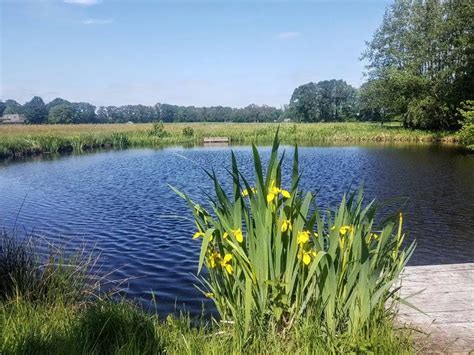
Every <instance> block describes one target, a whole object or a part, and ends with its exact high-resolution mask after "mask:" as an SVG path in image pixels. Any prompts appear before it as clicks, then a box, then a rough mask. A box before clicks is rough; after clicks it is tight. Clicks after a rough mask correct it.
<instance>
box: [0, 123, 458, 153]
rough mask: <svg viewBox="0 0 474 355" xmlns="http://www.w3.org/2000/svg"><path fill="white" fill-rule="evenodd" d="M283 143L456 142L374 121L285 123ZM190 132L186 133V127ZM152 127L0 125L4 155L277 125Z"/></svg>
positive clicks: (264, 131)
mask: <svg viewBox="0 0 474 355" xmlns="http://www.w3.org/2000/svg"><path fill="white" fill-rule="evenodd" d="M280 126H281V129H280V138H281V139H282V143H285V144H293V143H295V142H298V144H302V145H304V144H308V145H310V144H347V143H354V144H358V143H372V142H373V143H403V142H406V143H417V142H434V141H447V142H453V141H455V140H456V138H455V137H454V136H452V135H449V134H448V133H443V132H441V133H440V132H436V133H432V132H425V131H416V130H415V131H413V130H407V129H404V128H401V127H398V126H390V125H386V126H380V125H379V124H371V123H314V124H293V123H286V124H281V125H280ZM186 127H190V128H192V134H189V133H188V134H184V131H183V130H184V128H186ZM152 128H153V125H152V124H135V125H127V124H111V125H0V157H3V158H5V157H11V156H22V155H33V154H40V153H61V152H73V151H74V152H82V151H85V150H89V149H96V148H126V147H158V146H166V145H173V144H202V141H203V138H204V137H208V136H224V137H229V138H230V139H231V141H232V143H234V144H249V143H252V142H255V143H258V144H270V143H271V142H272V139H273V136H274V134H275V130H276V128H277V124H268V123H255V124H252V123H248V124H233V123H229V124H227V123H194V124H184V123H176V124H165V125H164V132H165V133H164V134H158V135H156V134H152V133H150V132H152Z"/></svg>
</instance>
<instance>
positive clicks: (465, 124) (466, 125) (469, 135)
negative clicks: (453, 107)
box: [459, 100, 474, 150]
mask: <svg viewBox="0 0 474 355" xmlns="http://www.w3.org/2000/svg"><path fill="white" fill-rule="evenodd" d="M459 113H460V114H461V116H462V117H463V120H462V121H461V125H462V128H461V130H460V131H459V138H460V140H461V143H462V144H464V145H465V146H466V147H467V148H468V149H471V150H474V100H470V101H465V102H464V103H463V105H462V108H461V109H460V110H459Z"/></svg>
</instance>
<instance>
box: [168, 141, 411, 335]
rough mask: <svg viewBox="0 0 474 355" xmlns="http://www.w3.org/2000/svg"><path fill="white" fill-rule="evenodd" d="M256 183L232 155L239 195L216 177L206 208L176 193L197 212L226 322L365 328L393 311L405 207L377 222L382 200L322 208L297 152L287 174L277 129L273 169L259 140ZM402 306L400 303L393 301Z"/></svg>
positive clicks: (211, 291)
mask: <svg viewBox="0 0 474 355" xmlns="http://www.w3.org/2000/svg"><path fill="white" fill-rule="evenodd" d="M252 149H253V159H254V170H255V184H251V183H250V181H249V180H248V179H247V178H246V177H245V176H244V175H243V174H242V172H241V171H240V170H239V168H238V164H237V159H236V156H235V155H234V154H233V153H232V157H231V159H232V169H231V171H229V173H230V175H231V178H232V181H233V187H232V193H231V194H228V192H227V191H225V189H224V188H223V187H222V185H221V183H220V182H219V179H218V178H217V176H216V174H215V173H214V172H213V171H212V172H207V173H208V175H209V177H210V178H211V180H212V182H213V185H214V193H215V198H214V197H211V198H210V199H209V203H210V205H211V210H210V211H208V210H206V209H205V208H204V207H202V205H200V204H198V203H196V202H194V201H192V200H191V199H190V198H189V197H188V196H187V195H186V194H184V193H182V192H180V191H178V190H176V189H174V188H173V189H174V190H175V191H176V193H178V194H179V195H180V196H181V197H183V198H184V199H185V200H186V201H187V203H188V205H189V207H190V208H191V210H192V213H193V217H194V222H195V224H196V228H197V231H196V232H195V233H194V235H193V238H194V239H199V240H200V242H201V251H200V257H199V265H198V273H200V272H201V271H202V268H203V267H205V268H206V269H207V277H202V278H201V282H202V286H201V289H202V291H203V293H204V294H205V295H206V296H207V297H209V298H211V299H212V300H213V301H214V303H215V305H216V307H217V309H218V311H219V313H220V316H221V318H222V320H224V321H230V322H233V323H234V324H235V325H236V326H238V327H243V329H244V330H245V332H248V331H249V329H250V328H252V327H259V326H261V325H262V324H276V327H277V328H278V329H280V331H286V330H288V329H291V328H292V327H293V326H294V325H295V324H296V323H299V322H301V320H302V319H305V318H306V317H308V316H311V317H314V319H317V320H320V322H321V323H320V326H321V327H322V328H323V329H325V331H327V332H328V333H329V334H338V333H339V334H341V333H350V334H357V333H359V332H361V331H362V330H363V329H366V328H367V327H368V326H369V324H372V323H373V322H374V321H382V320H383V319H384V318H385V317H387V316H389V315H390V314H391V310H390V307H389V309H387V308H386V306H387V305H389V304H390V302H391V301H396V300H397V293H396V291H397V288H396V287H394V285H395V282H396V281H397V280H398V276H399V274H400V272H401V271H402V270H403V268H404V266H405V265H406V263H407V261H408V259H409V258H410V256H411V254H412V252H413V250H414V244H411V245H410V246H409V247H408V248H404V247H403V246H402V243H403V240H404V234H403V232H402V226H403V218H402V215H401V213H400V214H399V215H396V216H393V217H391V218H389V219H387V220H385V221H384V222H383V223H382V224H381V225H380V226H379V227H376V226H375V214H376V204H375V201H372V202H370V203H368V204H367V205H364V199H363V191H362V190H360V191H359V192H356V193H351V194H349V195H344V196H343V198H342V201H341V203H340V205H339V208H338V210H337V211H330V210H329V211H321V210H320V209H319V208H318V207H317V206H315V204H314V199H315V196H314V194H312V193H311V192H304V191H301V190H299V187H298V183H299V180H300V175H299V171H298V149H297V147H296V148H295V153H294V158H293V168H292V176H291V183H289V184H288V185H287V186H284V181H286V180H285V179H284V178H283V176H282V164H283V161H284V154H283V155H281V156H280V155H279V153H278V150H279V139H278V132H277V134H276V135H275V137H274V141H273V147H272V151H271V156H270V159H269V162H268V165H267V168H266V170H264V168H263V166H262V160H261V157H260V155H259V152H258V150H257V148H256V146H255V145H253V146H252ZM394 304H396V302H395V303H392V306H393V305H394Z"/></svg>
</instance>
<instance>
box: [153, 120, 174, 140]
mask: <svg viewBox="0 0 474 355" xmlns="http://www.w3.org/2000/svg"><path fill="white" fill-rule="evenodd" d="M169 135H170V134H169V133H168V132H166V130H165V125H164V124H163V121H160V122H155V123H153V127H152V128H151V131H150V136H154V137H158V138H165V137H168V136H169Z"/></svg>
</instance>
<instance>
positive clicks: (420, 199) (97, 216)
mask: <svg viewBox="0 0 474 355" xmlns="http://www.w3.org/2000/svg"><path fill="white" fill-rule="evenodd" d="M232 148H233V149H234V150H235V152H236V154H237V156H238V159H239V164H240V165H241V166H242V168H243V170H244V171H246V172H247V173H248V174H250V175H251V173H252V172H251V163H252V154H251V150H250V148H249V147H232ZM230 149H231V148H229V147H204V148H203V147H199V148H190V149H186V148H166V149H162V150H153V149H137V150H125V151H109V152H101V153H94V154H87V155H82V156H76V155H72V156H67V157H62V158H60V159H30V160H28V161H25V162H21V163H3V164H2V165H0V226H5V227H6V228H11V227H12V226H13V224H14V222H15V220H16V218H17V215H18V211H19V210H20V207H21V206H22V202H23V200H24V199H25V196H26V200H25V204H24V205H23V207H21V211H20V213H19V215H18V222H17V224H18V226H21V227H22V228H23V227H24V228H26V229H27V230H31V229H33V228H34V229H35V231H36V232H39V233H41V234H42V235H44V236H45V237H46V238H48V239H53V240H56V239H58V238H61V240H66V241H67V245H68V246H69V247H70V248H71V249H73V248H74V247H77V246H78V245H82V244H83V242H87V243H89V244H90V245H95V247H96V248H97V249H99V250H100V251H101V255H102V262H103V264H104V266H105V267H107V268H108V269H114V270H115V271H114V277H116V278H129V277H135V278H132V279H131V280H130V281H129V283H128V286H129V287H128V289H127V293H128V294H129V295H130V296H132V297H136V298H139V299H142V300H145V301H149V300H150V299H151V298H152V293H153V292H154V293H155V295H156V300H157V302H158V305H157V307H158V311H159V312H163V313H166V312H169V311H171V310H173V309H174V307H175V305H176V306H177V307H178V308H181V307H182V305H183V304H186V309H187V310H189V311H191V312H194V313H197V312H200V311H201V307H202V302H206V301H205V300H203V298H202V297H201V295H200V293H199V292H198V291H197V290H196V289H195V288H194V287H193V284H194V283H195V282H196V281H195V278H194V277H193V275H192V273H194V272H195V270H196V264H197V256H198V249H199V242H196V241H193V240H191V236H192V234H193V232H194V226H193V223H192V221H191V220H190V219H189V217H190V214H189V211H188V210H187V207H186V206H185V204H184V203H183V201H182V200H180V198H179V197H177V196H176V195H175V194H174V193H173V192H172V191H171V190H170V189H169V187H168V184H171V185H173V186H176V187H178V188H179V189H182V190H184V191H186V192H188V193H189V194H190V195H191V196H192V198H194V199H196V200H202V199H203V197H204V194H203V191H209V190H211V185H210V183H209V181H208V179H207V178H206V176H205V174H204V173H203V170H202V168H210V167H214V168H215V169H216V173H217V174H218V175H219V176H221V178H222V179H225V181H226V184H227V187H229V186H230V183H231V181H230V178H229V176H228V174H227V172H226V168H229V163H230ZM286 150H287V156H288V157H290V155H291V152H292V148H291V147H286ZM261 151H262V154H263V156H264V158H268V155H269V148H262V149H261ZM290 165H291V164H290V161H289V159H287V161H286V164H285V167H284V168H285V169H287V170H288V171H289V170H290V169H291V166H290ZM300 166H301V170H302V173H303V177H302V180H301V187H302V188H304V189H310V190H313V191H316V190H319V191H320V192H319V194H318V204H319V205H321V206H334V205H335V204H336V203H337V202H338V201H339V199H340V197H341V194H342V193H343V192H345V191H347V190H348V189H349V188H351V187H358V186H360V185H361V184H364V186H365V191H366V195H367V197H368V198H370V199H371V198H374V197H377V199H378V200H380V201H386V202H387V201H389V200H390V199H391V198H393V197H397V198H399V199H398V200H396V201H395V203H392V205H393V206H398V205H399V204H400V203H401V201H402V200H403V199H404V198H406V199H407V202H406V205H405V206H404V207H403V210H404V211H405V216H406V218H405V221H406V224H405V226H406V230H407V231H408V232H409V238H410V240H411V239H413V238H416V239H417V241H418V247H417V250H416V252H415V255H414V257H413V259H412V261H411V263H412V264H417V265H418V264H432V263H459V262H473V261H474V156H473V155H469V154H463V153H461V152H459V151H457V150H456V149H450V148H442V147H437V146H402V147H400V146H397V147H390V146H388V147H387V146H384V147H382V146H373V147H350V146H349V147H303V148H301V149H300ZM286 183H288V182H286Z"/></svg>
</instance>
